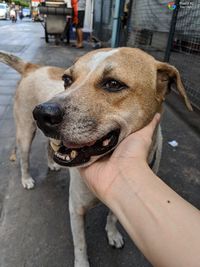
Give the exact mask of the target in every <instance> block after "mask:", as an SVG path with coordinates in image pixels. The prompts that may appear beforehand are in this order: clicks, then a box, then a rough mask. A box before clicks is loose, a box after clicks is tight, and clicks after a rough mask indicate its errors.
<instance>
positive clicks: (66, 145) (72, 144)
mask: <svg viewBox="0 0 200 267" xmlns="http://www.w3.org/2000/svg"><path fill="white" fill-rule="evenodd" d="M95 143H96V141H92V142H88V143H85V144H76V143H72V142H65V141H63V145H64V146H65V147H67V148H81V147H85V146H92V145H94V144H95Z"/></svg>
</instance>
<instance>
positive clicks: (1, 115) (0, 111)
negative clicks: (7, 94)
mask: <svg viewBox="0 0 200 267" xmlns="http://www.w3.org/2000/svg"><path fill="white" fill-rule="evenodd" d="M5 110H6V106H0V119H1V118H2V117H3V114H4V112H5Z"/></svg>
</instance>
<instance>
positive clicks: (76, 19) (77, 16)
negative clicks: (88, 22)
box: [71, 0, 86, 48]
mask: <svg viewBox="0 0 200 267" xmlns="http://www.w3.org/2000/svg"><path fill="white" fill-rule="evenodd" d="M71 5H72V8H73V24H74V26H75V28H76V48H83V31H82V28H83V24H84V18H85V6H86V0H71Z"/></svg>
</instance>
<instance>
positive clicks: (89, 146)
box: [50, 129, 120, 167]
mask: <svg viewBox="0 0 200 267" xmlns="http://www.w3.org/2000/svg"><path fill="white" fill-rule="evenodd" d="M119 135H120V129H115V130H112V131H110V132H109V133H107V134H106V135H104V136H103V137H101V138H100V139H98V140H96V141H94V142H90V143H86V144H81V145H79V144H74V147H73V146H72V145H70V147H67V143H66V142H62V141H59V140H54V139H51V141H50V145H51V148H52V149H53V152H54V155H53V159H54V161H55V162H56V163H57V164H59V165H61V166H65V167H85V166H88V165H90V164H91V163H93V162H94V161H96V160H97V159H99V158H100V157H102V156H104V155H107V154H108V153H110V152H111V151H113V150H114V148H115V147H116V146H117V144H118V140H119Z"/></svg>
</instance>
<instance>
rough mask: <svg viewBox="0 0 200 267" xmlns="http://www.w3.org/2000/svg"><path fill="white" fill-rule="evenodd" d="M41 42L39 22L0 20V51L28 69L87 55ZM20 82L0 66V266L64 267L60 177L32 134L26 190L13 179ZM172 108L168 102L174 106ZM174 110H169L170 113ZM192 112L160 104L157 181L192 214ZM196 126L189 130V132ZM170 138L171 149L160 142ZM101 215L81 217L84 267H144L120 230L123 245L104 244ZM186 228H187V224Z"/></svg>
mask: <svg viewBox="0 0 200 267" xmlns="http://www.w3.org/2000/svg"><path fill="white" fill-rule="evenodd" d="M91 49H92V48H91V47H90V45H89V44H87V43H86V45H85V48H84V49H80V50H77V49H75V48H72V47H69V46H65V45H60V46H56V45H55V44H54V42H53V41H50V43H49V44H46V43H45V40H44V29H43V27H42V25H41V23H34V22H32V21H31V20H29V19H25V20H22V21H19V20H18V21H17V23H16V24H15V23H11V21H9V20H7V21H1V20H0V50H4V51H6V52H10V53H13V54H15V55H17V56H20V57H21V58H23V59H26V60H29V61H31V62H33V63H38V64H43V65H54V66H60V67H68V66H70V65H71V64H72V63H73V62H74V60H75V59H76V58H78V57H80V56H81V55H83V54H85V53H86V52H87V51H90V50H91ZM19 78H20V76H19V74H18V73H16V71H14V70H12V69H10V68H9V67H8V66H6V65H4V64H1V63H0V267H72V266H73V243H72V236H71V230H70V221H69V213H68V186H69V176H68V171H67V170H65V169H63V170H61V171H59V172H53V171H49V170H48V168H47V164H46V162H47V158H46V151H45V147H46V139H45V137H44V136H43V134H42V133H41V132H40V131H38V133H37V136H36V138H35V140H34V142H33V146H32V151H31V169H30V171H31V174H32V176H33V177H34V178H35V180H36V187H35V189H34V190H29V191H28V190H25V189H23V188H22V185H21V181H20V175H21V174H20V169H19V159H17V161H16V162H11V161H10V160H9V156H10V154H11V151H12V149H13V148H14V145H15V126H14V120H13V114H12V100H13V96H14V93H15V88H16V84H17V81H18V80H19ZM174 102H175V103H174ZM175 106H177V107H176V109H177V110H178V111H179V112H176V111H175V110H174V107H175ZM198 120H199V114H197V113H196V112H192V113H189V112H188V111H187V110H186V108H185V106H184V105H183V104H182V103H181V102H180V101H179V98H178V97H177V96H175V95H173V94H172V95H171V96H169V98H168V101H167V104H165V112H164V116H163V119H162V122H161V124H162V129H163V136H164V146H163V155H162V161H161V166H160V172H159V176H160V177H161V178H162V179H163V180H164V181H165V182H166V183H167V184H168V185H169V186H170V187H172V188H173V189H174V190H175V191H176V192H177V193H179V194H180V195H181V196H182V197H184V198H185V199H186V200H188V201H189V202H190V203H192V204H193V205H195V206H196V207H197V208H200V194H199V192H200V167H199V151H200V132H199V128H198V126H197V125H199V122H198ZM195 126H196V127H195ZM172 140H176V141H177V142H178V146H177V147H175V148H174V147H172V146H170V145H169V144H168V141H172ZM107 212H108V209H107V208H106V207H105V206H104V205H102V204H99V205H98V206H97V207H95V208H94V209H92V210H91V211H89V212H88V214H87V216H86V228H85V232H86V239H87V245H88V257H89V261H90V264H91V267H123V266H124V267H150V266H151V264H150V263H148V262H147V260H146V259H145V258H144V256H143V255H142V254H141V253H140V251H139V250H138V249H137V248H136V246H135V245H134V244H133V242H132V241H131V240H130V238H129V237H128V235H127V234H126V232H125V231H124V230H123V228H122V226H120V225H119V229H120V231H121V232H122V233H123V237H124V240H125V246H124V248H123V249H120V250H117V249H113V248H111V247H110V246H109V245H108V243H107V240H106V233H105V230H104V228H105V223H106V215H107ZM191 227H192V226H191Z"/></svg>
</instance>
